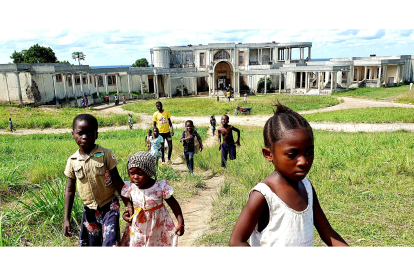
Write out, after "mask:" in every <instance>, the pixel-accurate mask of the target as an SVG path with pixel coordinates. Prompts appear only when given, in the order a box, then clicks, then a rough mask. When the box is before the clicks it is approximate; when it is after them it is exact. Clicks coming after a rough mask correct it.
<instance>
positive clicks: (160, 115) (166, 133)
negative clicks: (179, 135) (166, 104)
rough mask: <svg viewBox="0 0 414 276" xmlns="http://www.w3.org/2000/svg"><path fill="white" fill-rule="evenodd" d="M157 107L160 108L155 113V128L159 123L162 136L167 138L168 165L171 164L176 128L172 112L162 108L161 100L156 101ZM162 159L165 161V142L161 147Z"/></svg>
mask: <svg viewBox="0 0 414 276" xmlns="http://www.w3.org/2000/svg"><path fill="white" fill-rule="evenodd" d="M155 107H156V108H157V109H158V111H156V112H155V113H154V116H153V117H152V121H153V123H154V128H155V127H157V125H158V129H159V132H160V135H161V136H162V138H164V140H167V143H168V165H171V163H172V162H171V153H172V148H173V145H172V138H171V137H172V136H174V129H173V125H172V123H171V114H170V112H168V110H164V109H163V108H162V103H161V102H160V101H158V102H156V103H155ZM170 127H171V131H170ZM161 154H162V155H161V161H162V162H165V158H164V143H163V144H162V148H161Z"/></svg>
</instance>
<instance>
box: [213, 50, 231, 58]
mask: <svg viewBox="0 0 414 276" xmlns="http://www.w3.org/2000/svg"><path fill="white" fill-rule="evenodd" d="M214 59H230V55H229V53H228V52H227V51H224V50H221V51H218V52H217V53H216V54H215V55H214Z"/></svg>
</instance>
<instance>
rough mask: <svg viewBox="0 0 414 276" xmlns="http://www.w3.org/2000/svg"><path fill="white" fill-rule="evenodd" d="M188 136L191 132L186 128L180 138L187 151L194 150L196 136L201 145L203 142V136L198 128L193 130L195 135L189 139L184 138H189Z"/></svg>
mask: <svg viewBox="0 0 414 276" xmlns="http://www.w3.org/2000/svg"><path fill="white" fill-rule="evenodd" d="M188 136H190V134H189V133H188V131H187V130H184V131H183V133H182V134H181V138H180V142H181V143H183V148H184V150H185V151H186V152H194V151H195V148H194V137H196V138H197V140H198V143H199V145H200V144H201V136H200V134H198V133H197V130H194V131H193V135H192V136H193V137H192V138H190V139H188V140H184V139H185V138H187V137H188Z"/></svg>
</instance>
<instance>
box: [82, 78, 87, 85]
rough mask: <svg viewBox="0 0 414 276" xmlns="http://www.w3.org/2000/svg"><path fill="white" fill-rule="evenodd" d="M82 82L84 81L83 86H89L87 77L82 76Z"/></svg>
mask: <svg viewBox="0 0 414 276" xmlns="http://www.w3.org/2000/svg"><path fill="white" fill-rule="evenodd" d="M82 80H83V84H88V82H87V77H86V76H82Z"/></svg>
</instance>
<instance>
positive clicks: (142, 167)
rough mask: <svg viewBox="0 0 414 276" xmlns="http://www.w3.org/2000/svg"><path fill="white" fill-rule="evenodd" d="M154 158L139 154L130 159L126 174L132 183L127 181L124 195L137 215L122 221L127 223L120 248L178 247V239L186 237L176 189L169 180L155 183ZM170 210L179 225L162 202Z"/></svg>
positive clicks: (123, 190)
mask: <svg viewBox="0 0 414 276" xmlns="http://www.w3.org/2000/svg"><path fill="white" fill-rule="evenodd" d="M154 161H155V160H154V157H153V156H152V155H151V154H150V153H148V152H145V151H140V152H137V153H135V154H134V155H132V156H130V157H129V158H128V162H127V170H128V175H129V178H130V179H131V181H125V182H124V183H125V185H124V187H123V188H122V191H121V195H122V196H124V197H126V198H131V199H132V203H133V205H134V209H135V213H134V215H132V217H129V215H128V213H127V212H124V214H123V216H122V218H123V219H124V220H125V221H127V222H128V225H127V227H126V228H125V232H124V235H123V237H122V241H121V246H130V247H138V246H177V236H182V235H183V234H184V218H183V214H182V212H181V207H180V205H179V204H178V202H177V200H175V198H174V197H173V195H172V194H173V192H174V190H173V188H172V187H170V186H169V185H168V181H167V180H165V179H164V180H160V181H158V180H156V178H157V177H156V171H155V162H154ZM164 200H165V202H167V203H168V205H169V206H170V207H171V210H172V211H173V213H174V215H175V217H176V218H177V221H178V225H177V227H175V226H174V222H173V221H172V218H171V216H170V214H169V213H168V210H167V208H166V207H165V206H164V204H163V202H164Z"/></svg>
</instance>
